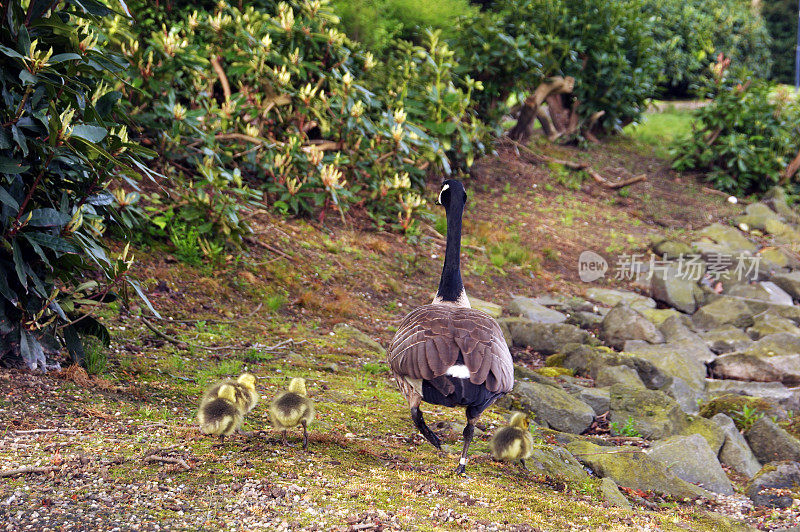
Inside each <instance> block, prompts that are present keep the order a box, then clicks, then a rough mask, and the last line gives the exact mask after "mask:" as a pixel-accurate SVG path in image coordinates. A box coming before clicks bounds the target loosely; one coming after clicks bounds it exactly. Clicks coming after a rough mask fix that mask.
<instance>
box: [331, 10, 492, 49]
mask: <svg viewBox="0 0 800 532" xmlns="http://www.w3.org/2000/svg"><path fill="white" fill-rule="evenodd" d="M332 7H333V11H334V13H336V14H337V15H338V16H339V17H340V19H341V22H342V28H343V30H344V31H345V33H347V36H348V37H350V38H351V39H353V40H354V41H358V42H360V43H362V44H363V45H364V46H365V47H366V49H368V50H371V51H372V52H373V53H376V54H377V55H378V56H379V57H380V56H381V55H382V54H383V52H385V51H386V50H387V49H389V48H391V45H392V41H393V40H395V39H403V40H407V41H412V42H414V43H415V44H423V42H424V40H425V30H427V29H431V30H440V31H442V32H444V36H445V37H450V36H452V34H453V33H454V29H455V26H456V24H455V23H456V20H457V18H458V17H460V16H464V15H467V14H468V13H472V12H476V11H477V10H476V9H475V8H474V7H473V6H471V5H470V4H469V2H468V1H467V0H440V1H437V2H430V1H428V0H333V2H332Z"/></svg>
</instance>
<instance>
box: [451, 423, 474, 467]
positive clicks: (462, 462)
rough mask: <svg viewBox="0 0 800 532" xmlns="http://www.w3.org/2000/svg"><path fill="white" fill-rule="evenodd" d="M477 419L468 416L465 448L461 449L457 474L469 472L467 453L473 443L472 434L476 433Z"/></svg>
mask: <svg viewBox="0 0 800 532" xmlns="http://www.w3.org/2000/svg"><path fill="white" fill-rule="evenodd" d="M475 421H476V420H475V419H472V418H467V426H466V427H464V448H463V449H462V450H461V459H459V461H458V467H456V470H455V474H456V475H464V474H466V472H467V454H468V453H469V445H470V444H471V443H472V436H473V435H474V434H475Z"/></svg>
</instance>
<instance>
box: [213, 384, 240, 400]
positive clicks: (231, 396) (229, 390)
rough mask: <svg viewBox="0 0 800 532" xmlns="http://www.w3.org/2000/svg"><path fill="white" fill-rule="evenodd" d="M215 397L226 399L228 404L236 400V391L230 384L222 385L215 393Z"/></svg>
mask: <svg viewBox="0 0 800 532" xmlns="http://www.w3.org/2000/svg"><path fill="white" fill-rule="evenodd" d="M217 397H219V398H220V399H227V400H228V401H230V402H234V401H235V400H236V390H235V389H234V388H233V386H231V385H230V384H223V385H222V386H220V387H219V391H218V392H217Z"/></svg>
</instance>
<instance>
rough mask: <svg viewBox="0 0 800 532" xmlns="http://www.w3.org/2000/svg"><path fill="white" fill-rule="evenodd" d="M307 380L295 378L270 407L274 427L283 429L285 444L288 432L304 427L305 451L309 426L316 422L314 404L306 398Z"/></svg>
mask: <svg viewBox="0 0 800 532" xmlns="http://www.w3.org/2000/svg"><path fill="white" fill-rule="evenodd" d="M306 395H307V394H306V380H305V379H303V378H300V377H295V378H293V379H292V380H291V382H289V388H288V389H287V390H286V391H285V392H280V393H279V394H278V395H276V396H275V399H273V400H272V403H270V405H269V417H270V419H271V420H272V425H273V426H274V427H282V428H283V443H284V445H285V444H286V430H287V429H290V428H292V427H296V426H297V425H302V426H303V450H304V451H305V450H308V425H309V424H311V422H312V421H313V420H314V403H313V402H312V401H311V399H309V398H308V397H307V396H306Z"/></svg>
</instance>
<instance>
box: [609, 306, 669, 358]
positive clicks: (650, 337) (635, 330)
mask: <svg viewBox="0 0 800 532" xmlns="http://www.w3.org/2000/svg"><path fill="white" fill-rule="evenodd" d="M600 328H601V333H602V336H603V340H604V341H605V342H606V343H607V344H608V345H610V346H611V347H614V348H616V349H622V347H623V346H624V345H625V342H626V341H627V340H645V341H647V342H650V343H662V342H663V341H664V336H663V335H662V334H661V332H660V331H659V330H658V329H657V328H656V326H655V325H654V324H653V322H651V321H650V320H648V319H647V318H645V317H644V316H643V315H642V314H641V313H640V312H637V311H636V310H634V309H633V308H631V307H630V306H628V305H627V304H625V303H619V304H618V305H617V306H615V307H614V308H613V309H611V311H610V312H609V313H608V314H606V317H605V318H603V322H602V323H601V324H600Z"/></svg>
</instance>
